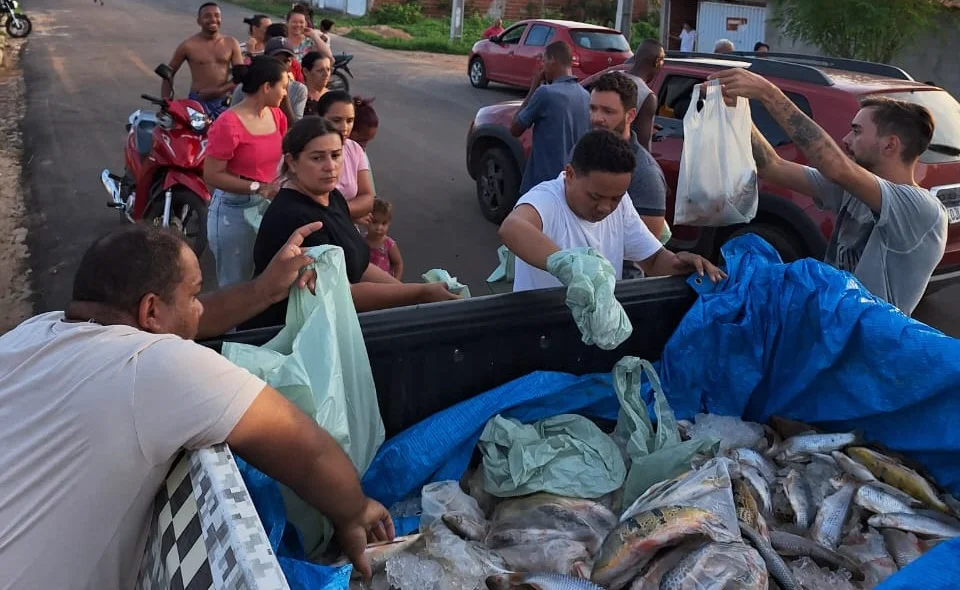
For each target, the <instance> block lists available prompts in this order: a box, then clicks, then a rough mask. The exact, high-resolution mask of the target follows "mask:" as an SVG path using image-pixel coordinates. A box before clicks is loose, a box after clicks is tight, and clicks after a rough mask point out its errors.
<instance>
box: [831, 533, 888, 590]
mask: <svg viewBox="0 0 960 590" xmlns="http://www.w3.org/2000/svg"><path fill="white" fill-rule="evenodd" d="M838 551H839V553H840V554H842V555H844V556H846V557H848V558H850V559H852V560H854V561H856V562H857V563H858V564H860V571H861V572H863V580H864V581H863V587H864V588H873V587H874V586H877V585H878V584H880V583H881V582H883V581H884V580H886V579H887V578H889V577H890V576H892V575H893V574H895V573H896V572H897V563H896V562H895V561H894V560H893V558H892V557H890V554H889V553H888V552H887V548H886V546H885V545H884V542H883V537H882V536H881V535H880V533H879V532H877V530H876V529H873V528H868V529H867V530H866V531H864V532H863V533H859V534H856V535H853V536H852V537H848V538H846V539H844V542H843V545H841V546H840V548H839V549H838Z"/></svg>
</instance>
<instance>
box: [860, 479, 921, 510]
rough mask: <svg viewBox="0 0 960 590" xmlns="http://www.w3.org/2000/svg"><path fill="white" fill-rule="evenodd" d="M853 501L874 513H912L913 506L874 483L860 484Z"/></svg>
mask: <svg viewBox="0 0 960 590" xmlns="http://www.w3.org/2000/svg"><path fill="white" fill-rule="evenodd" d="M853 501H854V502H856V503H857V505H859V506H863V507H864V508H866V509H867V510H869V511H870V512H873V513H876V514H887V513H899V514H913V513H914V511H913V508H911V507H910V506H909V505H907V504H906V503H905V502H903V500H902V499H900V498H899V497H897V496H895V495H893V494H890V493H888V492H887V491H886V490H884V489H882V488H879V487H877V486H874V485H870V484H865V485H862V486H860V489H858V490H857V494H856V496H854V500H853Z"/></svg>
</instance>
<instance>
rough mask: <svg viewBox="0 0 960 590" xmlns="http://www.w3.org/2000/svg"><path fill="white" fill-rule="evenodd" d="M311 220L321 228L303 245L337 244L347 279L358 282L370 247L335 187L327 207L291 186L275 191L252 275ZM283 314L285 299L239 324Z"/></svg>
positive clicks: (280, 319)
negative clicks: (358, 230)
mask: <svg viewBox="0 0 960 590" xmlns="http://www.w3.org/2000/svg"><path fill="white" fill-rule="evenodd" d="M314 221H322V222H323V228H322V229H320V230H319V231H316V232H314V233H312V234H310V235H309V236H307V237H306V239H304V241H303V247H304V248H309V247H310V246H322V245H324V244H331V245H333V246H340V247H341V248H343V258H344V262H345V263H346V267H347V269H346V270H347V279H349V280H350V282H351V283H357V282H359V281H360V277H362V276H363V273H364V272H366V270H367V266H368V265H369V264H370V247H369V246H368V245H367V242H366V241H365V240H364V239H363V238H362V237H360V233H359V232H357V228H356V226H355V225H354V224H353V220H352V219H351V218H350V209H349V208H348V207H347V201H346V199H344V198H343V195H342V194H340V191H338V190H334V191H332V192H331V193H330V204H329V205H328V206H326V207H324V206H323V205H321V204H320V203H318V202H316V201H314V200H313V199H311V198H310V197H308V196H307V195H305V194H303V193H301V192H299V191H296V190H293V189H291V188H284V189H281V190H280V191H279V192H278V193H277V196H276V197H274V198H273V202H272V203H270V206H269V207H267V211H266V213H264V214H263V220H262V221H261V222H260V231H259V232H258V233H257V241H256V244H255V245H254V247H253V264H254V276H258V275H259V274H260V273H262V272H263V270H264V269H265V268H266V267H267V265H268V264H270V261H271V260H272V259H273V257H274V255H276V253H277V252H279V251H280V248H282V247H283V245H284V244H286V243H287V240H289V239H290V235H291V234H292V233H293V232H294V231H295V230H296V229H297V228H299V227H301V226H303V225H306V224H308V223H312V222H314ZM286 317H287V300H286V299H284V300H283V301H281V302H279V303H276V304H274V305H272V306H270V307H269V308H267V309H266V311H264V312H263V313H261V314H260V315H258V316H257V317H255V318H253V319H252V320H250V321H248V322H247V323H245V324H243V325H241V326H240V327H241V329H250V328H261V327H265V326H282V325H283V323H284V321H285V320H286Z"/></svg>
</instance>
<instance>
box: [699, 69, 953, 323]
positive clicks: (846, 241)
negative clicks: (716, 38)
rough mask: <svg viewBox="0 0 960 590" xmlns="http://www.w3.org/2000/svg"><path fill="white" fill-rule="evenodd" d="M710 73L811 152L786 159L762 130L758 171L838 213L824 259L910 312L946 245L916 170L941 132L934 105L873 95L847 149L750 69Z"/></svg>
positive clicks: (940, 219)
mask: <svg viewBox="0 0 960 590" xmlns="http://www.w3.org/2000/svg"><path fill="white" fill-rule="evenodd" d="M710 77H711V79H718V80H719V81H720V84H721V88H722V89H723V93H724V95H725V96H726V97H728V98H733V97H739V96H742V97H744V98H749V99H755V100H759V101H760V102H762V103H763V105H764V106H765V107H766V109H767V110H768V111H769V112H770V114H771V115H772V116H773V118H774V119H775V120H776V121H777V123H778V124H779V125H780V127H782V128H783V130H784V131H786V133H787V134H788V135H789V136H790V138H791V139H792V140H793V141H794V143H796V144H797V147H799V148H800V149H801V150H802V151H803V153H804V155H805V156H806V157H807V160H808V161H809V163H810V167H807V166H802V165H800V164H796V163H793V162H788V161H786V160H783V159H782V158H780V157H779V156H778V155H777V153H776V151H774V149H773V147H771V146H770V144H769V143H767V141H766V139H764V138H763V136H762V135H761V134H760V132H759V131H757V129H756V128H754V130H753V137H752V143H753V156H754V159H756V161H757V170H758V172H759V175H760V177H761V178H763V179H766V180H768V181H771V182H774V183H777V184H780V185H783V186H788V187H791V188H793V189H794V190H797V191H799V192H802V193H804V194H807V195H810V196H811V197H813V198H814V199H815V200H816V201H817V202H818V203H819V204H820V206H821V207H823V208H828V209H831V210H833V211H836V212H837V221H836V224H835V225H834V230H833V236H832V237H831V238H830V244H829V245H828V246H827V255H826V260H825V262H827V263H829V264H831V265H833V266H835V267H837V268H839V269H841V270H845V271H848V272H851V273H853V274H854V276H856V277H857V279H859V280H860V282H861V283H862V284H863V286H864V287H866V288H867V289H869V290H870V292H871V293H873V294H874V295H876V296H878V297H880V298H882V299H884V300H886V301H888V302H890V303H891V304H893V305H895V306H896V307H898V308H899V309H900V310H901V311H902V312H903V313H905V314H907V315H909V314H911V313H912V312H913V310H914V308H915V307H916V306H917V304H918V303H919V302H920V298H921V297H923V293H924V291H925V290H926V287H927V282H928V281H929V280H930V276H931V275H932V274H933V271H934V269H935V268H936V267H937V264H939V262H940V259H941V258H942V257H943V252H944V250H945V249H946V243H947V212H946V209H945V208H944V206H943V204H941V203H940V202H939V201H938V200H937V199H936V198H934V197H933V195H931V194H930V192H929V191H927V190H926V189H923V188H921V187H920V186H918V185H917V182H916V179H915V177H914V169H915V167H916V164H917V160H918V159H919V158H920V155H921V154H922V153H923V152H925V151H926V150H927V147H928V146H929V145H930V141H931V140H932V139H933V130H934V123H933V117H932V116H931V115H930V112H929V111H928V110H927V109H926V108H924V107H922V106H920V105H916V104H912V103H907V102H902V101H895V100H890V99H883V98H874V99H868V100H865V101H863V102H862V103H861V108H860V111H859V112H858V113H857V115H856V116H855V117H854V119H853V122H852V123H851V130H850V133H848V134H847V136H846V137H844V138H843V144H844V147H843V148H841V147H840V146H838V145H837V143H836V142H834V141H833V139H832V138H831V137H830V135H829V134H827V132H826V131H824V130H823V129H821V128H820V127H819V126H817V124H816V123H814V122H813V121H812V120H811V119H810V118H809V117H807V116H806V115H805V114H804V113H803V112H802V111H801V110H800V109H798V108H797V107H796V105H794V104H793V102H792V101H791V100H790V99H788V98H787V97H786V96H785V95H784V94H783V92H781V91H780V90H779V89H778V88H777V87H776V86H774V85H773V84H771V83H770V82H768V81H767V80H765V79H764V78H762V77H760V76H758V75H756V74H753V73H751V72H749V71H747V70H745V69H742V68H735V69H732V70H725V71H722V72H718V73H717V74H714V75H712V76H710Z"/></svg>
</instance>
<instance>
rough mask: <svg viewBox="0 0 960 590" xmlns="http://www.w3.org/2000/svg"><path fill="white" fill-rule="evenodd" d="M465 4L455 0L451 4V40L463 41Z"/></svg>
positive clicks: (461, 0)
mask: <svg viewBox="0 0 960 590" xmlns="http://www.w3.org/2000/svg"><path fill="white" fill-rule="evenodd" d="M463 2H464V0H453V1H452V2H451V3H450V40H451V41H454V40H456V39H463Z"/></svg>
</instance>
